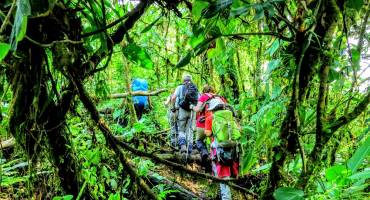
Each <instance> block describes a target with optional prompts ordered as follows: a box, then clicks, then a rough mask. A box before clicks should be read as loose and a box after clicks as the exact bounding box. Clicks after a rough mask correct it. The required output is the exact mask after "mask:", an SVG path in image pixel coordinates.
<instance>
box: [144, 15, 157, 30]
mask: <svg viewBox="0 0 370 200" xmlns="http://www.w3.org/2000/svg"><path fill="white" fill-rule="evenodd" d="M161 17H162V15H161V16H159V17H158V18H157V19H156V20H154V21H153V22H152V23H150V24H149V25H148V26H147V27H145V28H144V29H143V30H142V31H141V33H146V32H148V31H149V30H150V29H152V28H153V26H154V25H155V24H156V23H157V22H158V21H159V20H160V19H161Z"/></svg>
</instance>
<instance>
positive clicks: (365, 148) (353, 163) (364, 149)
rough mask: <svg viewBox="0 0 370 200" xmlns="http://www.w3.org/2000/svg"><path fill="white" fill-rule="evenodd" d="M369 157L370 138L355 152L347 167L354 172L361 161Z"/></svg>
mask: <svg viewBox="0 0 370 200" xmlns="http://www.w3.org/2000/svg"><path fill="white" fill-rule="evenodd" d="M369 155H370V137H367V139H366V141H365V142H364V143H363V144H362V145H361V146H360V147H359V148H358V149H357V150H356V152H355V154H353V156H352V157H351V158H350V159H349V160H348V162H347V166H348V168H350V169H351V170H352V172H355V171H356V170H357V169H358V167H359V166H360V165H361V163H362V161H363V160H364V159H365V158H366V157H367V156H369Z"/></svg>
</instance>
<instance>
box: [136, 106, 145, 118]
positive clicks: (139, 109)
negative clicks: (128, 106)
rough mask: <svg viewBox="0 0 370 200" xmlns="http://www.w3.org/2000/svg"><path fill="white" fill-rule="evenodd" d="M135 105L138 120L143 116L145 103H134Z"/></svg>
mask: <svg viewBox="0 0 370 200" xmlns="http://www.w3.org/2000/svg"><path fill="white" fill-rule="evenodd" d="M134 106H135V113H136V117H137V119H138V120H140V119H141V117H142V116H143V112H144V109H145V105H144V104H134Z"/></svg>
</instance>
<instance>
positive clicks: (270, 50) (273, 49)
mask: <svg viewBox="0 0 370 200" xmlns="http://www.w3.org/2000/svg"><path fill="white" fill-rule="evenodd" d="M279 47H280V40H275V41H274V42H273V43H272V45H271V47H270V48H268V49H267V50H266V52H265V53H268V54H269V55H270V56H273V55H274V53H275V52H276V50H278V49H279Z"/></svg>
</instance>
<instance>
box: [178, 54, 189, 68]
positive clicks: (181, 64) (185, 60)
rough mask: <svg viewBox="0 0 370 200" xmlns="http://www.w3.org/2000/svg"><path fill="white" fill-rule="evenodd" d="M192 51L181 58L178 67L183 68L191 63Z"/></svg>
mask: <svg viewBox="0 0 370 200" xmlns="http://www.w3.org/2000/svg"><path fill="white" fill-rule="evenodd" d="M191 55H192V51H191V52H188V53H187V54H186V55H185V56H184V57H182V58H181V59H180V61H179V62H178V63H177V64H176V68H181V67H184V66H186V65H187V64H189V62H190V60H191Z"/></svg>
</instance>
